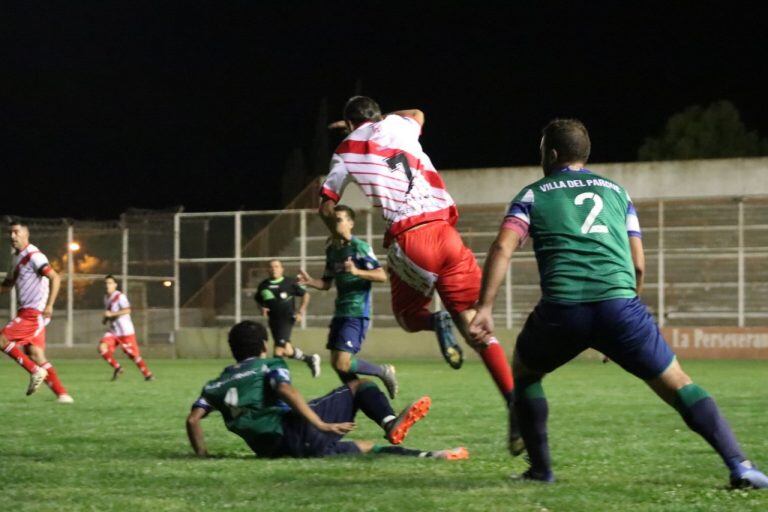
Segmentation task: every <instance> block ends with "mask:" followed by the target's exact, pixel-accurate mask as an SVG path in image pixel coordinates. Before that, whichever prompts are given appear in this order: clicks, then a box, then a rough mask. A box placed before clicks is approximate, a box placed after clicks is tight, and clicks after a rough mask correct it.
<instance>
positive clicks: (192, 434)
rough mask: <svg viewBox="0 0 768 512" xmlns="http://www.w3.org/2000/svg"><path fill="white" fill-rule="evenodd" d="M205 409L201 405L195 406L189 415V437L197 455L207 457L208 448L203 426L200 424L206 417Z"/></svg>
mask: <svg viewBox="0 0 768 512" xmlns="http://www.w3.org/2000/svg"><path fill="white" fill-rule="evenodd" d="M206 414H208V413H207V412H206V410H205V409H203V408H201V407H195V408H194V409H192V411H191V412H190V413H189V416H187V437H188V438H189V444H190V445H191V446H192V450H193V451H194V452H195V455H197V456H199V457H205V456H207V455H208V448H207V447H206V446H205V436H204V435H203V426H202V425H201V424H200V420H202V419H203V418H205V416H206Z"/></svg>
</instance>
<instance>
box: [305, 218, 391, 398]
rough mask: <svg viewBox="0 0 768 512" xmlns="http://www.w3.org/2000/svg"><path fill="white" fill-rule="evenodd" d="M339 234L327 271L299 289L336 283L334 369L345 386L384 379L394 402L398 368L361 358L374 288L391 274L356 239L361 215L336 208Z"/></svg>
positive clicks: (323, 287) (327, 256) (332, 342)
mask: <svg viewBox="0 0 768 512" xmlns="http://www.w3.org/2000/svg"><path fill="white" fill-rule="evenodd" d="M334 213H335V216H336V233H335V234H334V235H333V236H332V237H331V238H330V242H329V244H328V247H327V248H326V250H325V271H324V272H323V277H322V279H315V278H313V277H312V276H310V275H309V274H308V273H307V272H306V270H304V269H302V270H301V271H300V273H299V284H301V285H305V286H309V287H312V288H316V289H318V290H329V289H330V288H331V285H332V284H333V283H336V290H337V292H338V295H337V297H336V308H335V310H334V313H333V320H331V325H330V332H329V333H328V344H327V345H326V348H328V349H329V350H330V351H331V366H333V369H334V370H336V373H337V374H338V375H339V377H340V378H341V381H342V382H347V381H348V380H350V379H355V378H357V375H356V374H358V373H359V374H362V375H373V376H376V377H379V378H380V379H381V380H382V381H383V382H384V385H385V386H386V387H387V392H388V393H389V396H390V398H395V395H396V394H397V378H396V377H395V367H394V366H392V365H391V364H382V365H376V364H373V363H370V362H368V361H365V360H363V359H360V358H358V357H356V354H357V353H358V352H360V349H361V348H362V344H363V341H364V340H365V334H366V332H367V331H368V324H369V321H370V316H371V285H372V283H385V282H386V281H387V274H386V272H384V269H383V268H381V265H380V264H379V261H378V260H377V259H376V255H375V254H374V253H373V250H372V249H371V246H370V245H368V244H367V243H365V242H364V241H363V240H360V239H359V238H357V237H355V236H353V235H352V230H353V228H354V227H355V212H354V210H352V208H350V207H349V206H346V205H341V204H340V205H336V206H335V208H334Z"/></svg>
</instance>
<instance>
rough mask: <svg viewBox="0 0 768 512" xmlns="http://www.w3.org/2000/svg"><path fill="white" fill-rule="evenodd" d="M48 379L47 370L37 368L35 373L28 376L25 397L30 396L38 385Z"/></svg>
mask: <svg viewBox="0 0 768 512" xmlns="http://www.w3.org/2000/svg"><path fill="white" fill-rule="evenodd" d="M46 377H48V370H46V369H45V368H39V369H38V370H37V371H36V372H35V373H30V374H29V386H27V396H29V395H31V394H32V393H34V392H35V391H37V388H39V387H40V385H41V384H42V383H43V382H45V378H46Z"/></svg>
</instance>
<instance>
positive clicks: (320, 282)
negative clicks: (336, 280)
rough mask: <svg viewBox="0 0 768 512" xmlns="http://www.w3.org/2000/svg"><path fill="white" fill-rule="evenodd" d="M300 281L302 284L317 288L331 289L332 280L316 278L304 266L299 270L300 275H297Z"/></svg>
mask: <svg viewBox="0 0 768 512" xmlns="http://www.w3.org/2000/svg"><path fill="white" fill-rule="evenodd" d="M296 279H297V281H298V283H299V284H300V285H302V286H309V287H310V288H314V289H316V290H323V291H325V290H330V289H331V284H332V281H330V280H326V279H315V278H314V277H312V276H310V275H309V274H308V273H307V271H306V270H304V269H303V268H302V269H300V270H299V275H297V276H296Z"/></svg>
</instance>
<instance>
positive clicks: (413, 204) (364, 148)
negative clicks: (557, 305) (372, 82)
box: [320, 96, 519, 444]
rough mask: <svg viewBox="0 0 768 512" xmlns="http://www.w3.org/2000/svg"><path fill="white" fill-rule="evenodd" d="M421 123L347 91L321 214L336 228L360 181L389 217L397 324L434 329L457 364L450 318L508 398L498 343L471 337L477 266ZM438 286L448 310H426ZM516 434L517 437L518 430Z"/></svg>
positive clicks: (419, 117)
mask: <svg viewBox="0 0 768 512" xmlns="http://www.w3.org/2000/svg"><path fill="white" fill-rule="evenodd" d="M423 125H424V113H423V112H422V111H420V110H416V109H414V110H401V111H397V112H393V113H391V114H388V115H386V116H383V115H382V114H381V109H380V108H379V105H378V104H377V103H376V102H375V101H374V100H372V99H371V98H367V97H364V96H355V97H353V98H351V99H350V100H349V101H348V102H347V104H346V106H345V107H344V120H343V121H338V122H336V123H333V124H332V125H331V126H330V127H331V128H346V129H347V130H348V131H349V132H350V133H349V135H348V136H347V137H346V138H345V139H344V140H343V141H342V142H341V144H339V146H338V148H336V151H335V152H334V154H333V157H332V159H331V166H330V172H329V173H328V177H327V178H326V180H325V182H324V183H323V187H322V190H321V192H320V195H321V197H322V200H321V201H322V203H321V206H320V214H321V216H322V217H323V219H324V221H325V222H326V225H328V228H329V229H330V230H331V233H334V232H335V229H334V225H333V224H334V222H335V217H334V212H333V207H334V206H335V205H336V204H337V203H338V202H339V200H340V199H341V196H342V194H343V193H344V189H345V188H346V186H347V185H348V184H349V183H351V182H355V183H357V185H358V186H359V187H360V189H361V190H362V191H363V193H364V194H365V195H366V196H367V197H368V199H369V200H370V201H371V204H372V205H373V206H374V207H375V208H378V209H379V210H380V211H381V215H382V217H383V218H384V220H385V221H386V222H387V232H386V234H385V237H384V247H385V248H387V249H388V254H387V261H388V264H389V273H390V277H391V283H392V311H393V312H394V314H395V316H396V318H397V320H398V323H399V324H400V325H401V326H402V327H403V328H404V329H405V330H406V331H409V332H415V331H423V330H433V331H436V333H437V336H438V342H439V343H440V348H441V350H442V352H443V356H444V357H445V359H446V360H447V361H448V363H449V364H450V365H451V366H452V367H454V368H459V367H460V366H461V363H462V355H461V350H460V348H459V346H458V344H457V343H456V342H455V339H454V338H453V333H452V329H451V318H452V319H453V321H454V322H456V325H457V327H458V328H459V331H460V332H461V334H462V336H463V337H464V339H465V340H466V342H467V343H468V344H469V345H470V346H472V348H474V349H475V350H476V351H477V353H478V354H479V355H480V357H481V358H482V360H483V362H484V363H485V365H486V367H487V368H488V371H489V372H490V374H491V376H492V377H493V379H494V381H495V382H496V385H497V387H498V388H499V391H500V392H501V394H502V396H503V397H504V399H505V400H506V402H507V404H509V403H511V397H512V393H513V388H514V382H513V380H512V372H511V370H510V367H509V364H508V363H507V359H506V356H505V355H504V350H503V348H502V347H501V345H500V344H499V342H498V341H497V340H496V339H495V338H492V339H490V340H489V341H488V342H486V343H479V342H476V341H474V340H473V339H472V338H471V337H470V336H469V330H468V326H469V322H470V321H471V320H472V318H473V317H474V315H475V310H474V308H473V306H474V304H475V303H476V302H477V300H478V298H479V294H480V280H481V276H482V272H481V270H480V267H479V266H478V264H477V261H476V260H475V257H474V255H473V254H472V252H471V251H470V250H469V249H468V248H467V247H466V246H465V245H464V243H463V242H462V240H461V237H460V236H459V234H458V232H457V231H456V229H455V228H454V225H455V224H456V221H457V220H458V217H459V214H458V210H457V208H456V204H455V203H454V201H453V198H452V197H451V195H450V194H449V193H448V191H447V190H446V187H445V183H444V182H443V179H442V178H441V177H440V174H439V173H438V172H437V171H436V170H435V167H434V166H433V165H432V161H431V160H430V159H429V157H428V156H427V154H426V153H424V151H423V149H422V147H421V144H420V142H419V136H420V135H421V129H422V126H423ZM435 290H436V291H437V292H438V294H439V295H440V298H441V299H442V301H443V304H444V305H445V308H446V309H447V311H448V313H449V314H446V313H444V312H439V313H431V312H430V311H429V309H428V306H429V303H430V302H431V300H432V296H433V294H434V292H435ZM513 420H514V418H513ZM513 434H514V437H515V443H518V444H519V436H518V435H517V432H514V433H513Z"/></svg>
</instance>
